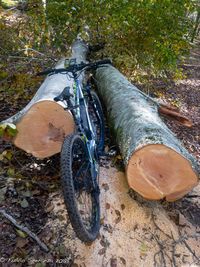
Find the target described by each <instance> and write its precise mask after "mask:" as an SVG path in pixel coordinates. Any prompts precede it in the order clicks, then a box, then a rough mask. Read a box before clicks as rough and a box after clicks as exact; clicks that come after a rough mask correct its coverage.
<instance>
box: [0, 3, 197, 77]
mask: <svg viewBox="0 0 200 267" xmlns="http://www.w3.org/2000/svg"><path fill="white" fill-rule="evenodd" d="M18 2H20V1H18ZM24 2H25V5H24V7H23V12H22V14H24V15H23V19H19V20H18V17H17V19H16V20H15V23H13V19H11V20H10V21H11V22H10V21H9V22H8V16H9V15H10V14H9V12H7V13H6V15H5V14H4V15H1V19H0V41H1V44H3V45H2V46H1V47H0V49H1V50H2V51H3V50H5V52H6V54H10V53H13V51H22V50H23V51H24V55H26V56H32V54H31V52H30V49H31V48H33V49H36V50H38V51H48V50H49V49H50V48H51V50H54V51H57V52H59V54H63V55H66V54H67V50H68V48H69V46H70V45H71V43H72V41H73V40H74V39H75V38H76V37H77V34H80V35H81V36H82V37H83V38H84V39H85V40H87V41H89V42H90V43H93V44H97V43H100V42H101V43H102V42H103V43H105V44H106V46H105V49H104V52H103V55H102V56H104V57H106V56H109V57H111V58H113V60H114V63H115V64H116V66H117V67H118V68H120V70H121V71H124V72H125V73H126V75H127V74H128V76H129V77H131V76H136V75H138V74H139V76H145V75H147V76H148V75H149V74H153V75H155V76H157V75H160V74H161V75H162V74H165V71H166V70H167V71H171V72H175V76H177V75H176V71H177V63H178V62H179V61H180V60H181V58H182V56H183V55H185V54H186V53H187V52H188V50H189V48H190V42H189V40H190V39H191V33H192V32H193V29H194V23H195V22H194V20H192V19H191V14H194V12H195V10H197V9H198V2H197V0H177V1H174V0H135V1H132V0H93V1H91V0H63V1H58V0H57V1H55V0H47V1H46V6H45V5H44V1H42V0H27V1H24ZM86 29H87V30H86Z"/></svg>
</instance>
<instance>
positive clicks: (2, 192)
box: [0, 44, 200, 267]
mask: <svg viewBox="0 0 200 267" xmlns="http://www.w3.org/2000/svg"><path fill="white" fill-rule="evenodd" d="M182 68H183V69H184V74H185V78H184V79H181V80H179V81H176V82H174V81H172V80H168V81H161V80H154V81H152V82H151V84H150V87H149V86H148V87H147V86H145V85H144V86H140V89H142V90H144V91H145V92H148V90H149V91H150V92H151V93H153V94H154V96H155V97H157V98H160V99H161V100H163V101H165V102H166V103H171V104H176V105H177V106H179V107H180V110H181V112H182V113H183V114H184V115H187V116H188V117H189V118H191V119H192V121H193V123H194V124H193V127H192V128H185V127H183V126H181V125H178V124H177V123H175V122H172V121H171V120H167V119H164V120H165V122H166V123H167V125H168V127H169V128H170V129H171V130H172V131H173V132H174V133H175V134H176V135H177V137H178V138H179V139H180V140H181V141H182V142H183V144H184V145H185V147H186V148H187V149H188V150H189V151H190V153H191V154H193V155H194V156H195V157H196V158H197V159H198V161H199V162H200V137H199V136H200V128H199V126H200V104H199V100H200V46H198V44H196V46H195V47H194V48H193V49H192V51H191V54H190V57H188V58H187V59H186V60H185V64H184V65H183V66H182ZM15 78H16V89H19V88H18V86H17V82H18V81H19V79H22V78H24V76H21V77H18V76H16V77H15ZM6 82H9V79H8V80H7V81H6ZM40 82H41V80H38V84H39V83H40ZM24 83H26V77H25V78H24ZM31 86H32V85H30V86H29V88H31V91H30V90H29V91H27V92H26V93H25V94H24V93H23V92H21V91H19V94H18V97H17V98H16V96H15V95H10V97H9V98H8V92H4V91H2V92H1V97H0V121H1V120H3V119H5V118H6V117H9V116H11V115H13V114H14V113H15V112H16V111H17V110H20V109H21V108H22V107H23V106H24V105H25V104H26V102H27V100H28V97H30V95H31V94H33V92H34V89H33V88H32V87H31ZM22 95H23V96H22ZM26 96H27V98H26ZM109 139H110V135H109V133H108V135H107V141H108V140H109ZM111 146H112V144H110V142H109V141H108V142H107V146H106V149H107V150H109V149H111ZM0 148H1V154H0V157H1V158H0V160H1V167H2V169H1V171H0V208H1V209H3V210H5V211H6V212H7V213H8V214H10V215H12V216H13V217H14V218H15V219H16V220H17V222H18V223H20V224H23V225H25V226H27V227H28V228H29V229H30V230H31V231H32V232H34V233H35V234H36V235H37V236H38V237H39V238H40V240H41V241H43V242H44V243H45V244H46V245H47V246H48V248H49V250H50V252H48V253H45V252H43V251H42V250H41V248H40V247H39V246H38V244H37V243H36V242H35V241H34V240H32V239H31V238H30V237H29V236H27V235H26V234H24V232H21V231H19V230H17V228H16V227H15V226H14V225H13V224H12V223H10V222H9V221H8V220H7V219H6V218H5V217H4V216H2V215H1V214H0V266H3V267H4V266H5V267H6V266H9V267H10V266H24V267H25V266H37V267H43V266H73V267H106V266H110V267H122V266H127V267H141V266H149V267H151V266H155V267H165V266H167V267H168V266H177V267H179V266H180V267H182V266H185V267H186V266H200V185H198V186H197V187H196V188H195V189H194V190H193V191H192V192H190V193H189V194H188V195H187V196H185V197H184V198H182V199H181V200H179V201H177V202H175V203H168V202H166V201H165V200H163V201H147V200H145V199H143V198H142V197H140V196H139V195H138V194H136V193H135V192H133V191H132V190H130V189H129V188H128V184H127V182H126V178H125V174H124V170H123V164H122V160H121V157H120V155H117V156H114V157H113V158H103V159H101V168H100V188H101V230H100V234H99V236H98V238H97V240H96V241H95V242H93V243H92V244H91V245H85V244H83V243H82V242H80V241H79V240H78V239H77V237H76V235H75V233H74V232H73V230H72V227H71V225H70V222H69V219H68V215H67V212H66V208H65V206H64V202H63V196H62V192H61V185H60V180H59V155H56V156H53V157H51V158H49V159H46V160H37V159H35V158H33V157H32V156H30V155H28V154H25V153H24V152H23V151H20V150H18V149H17V148H15V147H13V146H12V145H11V144H10V143H8V142H4V141H0Z"/></svg>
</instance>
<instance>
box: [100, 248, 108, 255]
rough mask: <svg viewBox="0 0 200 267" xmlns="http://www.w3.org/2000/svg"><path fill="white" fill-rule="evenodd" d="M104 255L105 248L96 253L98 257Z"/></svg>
mask: <svg viewBox="0 0 200 267" xmlns="http://www.w3.org/2000/svg"><path fill="white" fill-rule="evenodd" d="M105 253H106V248H102V249H100V250H99V252H98V254H99V255H103V254H105Z"/></svg>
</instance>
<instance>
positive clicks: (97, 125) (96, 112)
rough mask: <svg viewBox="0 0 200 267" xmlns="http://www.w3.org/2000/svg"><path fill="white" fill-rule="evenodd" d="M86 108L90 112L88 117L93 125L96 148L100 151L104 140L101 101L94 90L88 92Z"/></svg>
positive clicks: (102, 148)
mask: <svg viewBox="0 0 200 267" xmlns="http://www.w3.org/2000/svg"><path fill="white" fill-rule="evenodd" d="M88 109H89V112H90V118H91V120H92V122H93V125H94V130H95V136H96V144H97V150H98V152H100V153H101V152H103V150H104V142H105V125H104V115H103V109H102V106H101V101H100V100H99V97H98V95H97V94H96V93H95V92H94V91H91V92H90V98H89V102H88Z"/></svg>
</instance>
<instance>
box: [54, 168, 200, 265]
mask: <svg viewBox="0 0 200 267" xmlns="http://www.w3.org/2000/svg"><path fill="white" fill-rule="evenodd" d="M100 188H101V230H100V234H99V237H98V239H97V240H96V241H95V242H93V243H92V244H91V245H85V244H84V243H82V242H81V241H80V240H78V238H76V236H75V233H74V232H73V230H72V228H71V226H70V224H68V227H67V229H66V224H65V230H66V234H65V236H64V238H63V244H64V245H65V246H66V247H67V248H69V249H70V250H71V251H73V254H74V263H73V265H72V266H74V267H77V266H78V267H84V266H86V267H106V266H111V267H115V266H117V267H122V266H128V267H141V266H160V267H161V266H171V265H170V264H171V262H170V259H172V256H173V255H172V251H173V249H174V247H175V250H176V251H175V254H176V257H177V259H176V260H177V262H178V265H176V266H184V265H179V262H181V264H183V263H182V259H183V257H185V258H184V259H185V261H186V263H187V262H192V261H193V259H192V255H191V253H189V252H188V250H187V248H186V247H185V246H184V245H183V246H182V244H180V245H179V242H178V241H177V240H179V238H180V236H181V235H180V229H179V226H178V225H177V224H176V223H175V222H174V221H173V220H172V219H171V217H170V216H169V214H168V211H167V210H166V209H165V207H164V205H162V204H161V203H159V202H152V201H151V202H150V201H146V200H144V199H142V198H140V197H139V196H137V195H136V196H135V200H134V199H133V197H131V196H130V193H129V188H128V185H127V182H126V178H125V175H124V173H123V172H119V171H118V170H117V169H115V168H112V167H110V168H109V169H107V168H101V172H100ZM51 201H52V200H51ZM63 205H64V204H63V203H62V205H59V206H57V205H56V199H54V210H53V212H54V214H58V213H60V212H62V214H63V210H64V209H65V207H63ZM183 217H184V216H183ZM65 218H67V217H65ZM182 219H183V218H182ZM184 220H185V225H187V227H189V229H190V235H194V234H196V229H194V228H192V227H193V226H192V225H191V226H190V224H189V222H188V221H187V219H186V218H185V217H184ZM49 224H50V225H51V227H52V228H54V229H62V228H63V227H64V226H63V225H61V221H60V220H57V221H56V220H54V221H53V222H52V221H51V222H49ZM158 227H159V228H158ZM185 227H186V226H185ZM176 241H177V244H176V243H174V242H176ZM198 241H199V240H196V241H195V240H193V239H191V240H190V247H192V249H193V250H194V251H195V249H197V243H198ZM159 243H160V244H162V243H163V253H164V254H165V253H166V254H167V253H168V254H169V258H170V259H168V258H167V256H166V262H167V265H165V262H164V263H162V257H161V255H159V254H158V258H159V259H154V255H155V254H156V253H158V252H159V250H160V246H159ZM170 250H171V251H170ZM198 250H199V251H197V253H199V254H200V249H199V248H198ZM170 253H171V255H170ZM159 264H160V265H159ZM168 264H169V265H168ZM185 266H187V265H185ZM196 266H197V265H196Z"/></svg>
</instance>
